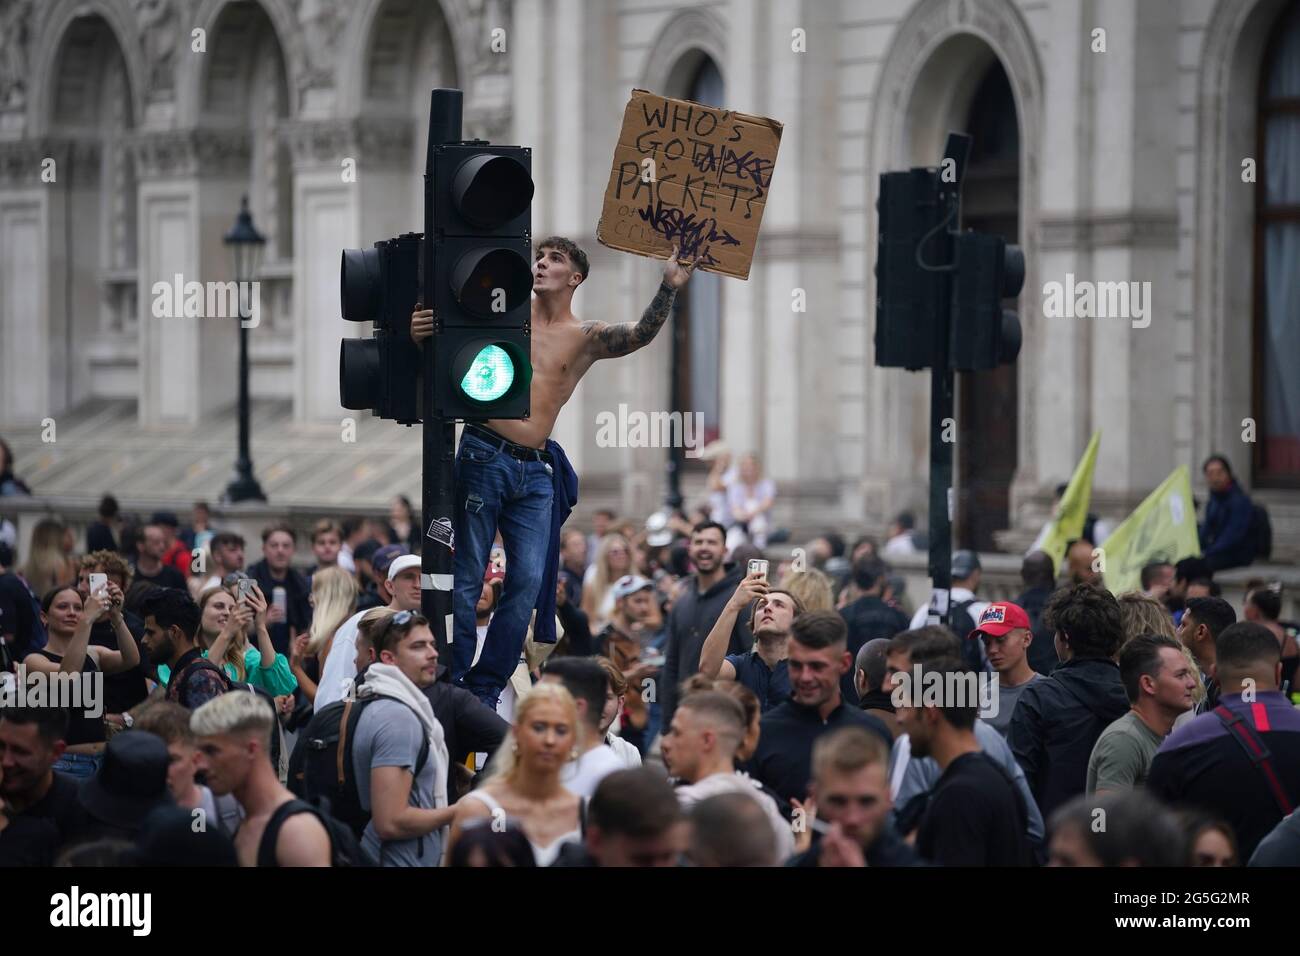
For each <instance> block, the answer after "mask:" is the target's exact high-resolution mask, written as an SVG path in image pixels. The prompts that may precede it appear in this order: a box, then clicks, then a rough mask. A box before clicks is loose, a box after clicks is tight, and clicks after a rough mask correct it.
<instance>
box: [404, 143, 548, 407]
mask: <svg viewBox="0 0 1300 956" xmlns="http://www.w3.org/2000/svg"><path fill="white" fill-rule="evenodd" d="M430 160H431V164H432V174H431V175H430V176H429V177H428V178H427V180H426V183H427V185H428V188H430V189H431V190H432V197H431V198H432V208H433V213H434V223H435V225H434V240H433V241H434V245H433V248H432V250H431V263H432V277H433V283H432V289H433V291H432V299H433V310H434V314H435V316H436V331H435V335H434V339H433V348H434V359H433V360H434V363H435V372H434V383H435V389H434V396H433V405H434V413H435V414H436V415H438V416H440V417H443V418H454V419H460V420H464V421H484V420H486V419H493V418H495V419H512V418H515V419H517V418H527V417H528V415H529V411H530V403H529V385H530V383H531V381H532V286H533V276H532V239H531V229H532V215H531V204H532V198H533V180H532V151H531V150H529V149H528V148H526V147H520V146H489V145H488V144H487V143H483V142H481V141H477V140H471V141H469V142H460V143H443V144H435V145H431V149H430ZM485 350H486V351H485ZM507 381H508V382H509V384H508V386H507V385H506V384H505V383H506V382H507Z"/></svg>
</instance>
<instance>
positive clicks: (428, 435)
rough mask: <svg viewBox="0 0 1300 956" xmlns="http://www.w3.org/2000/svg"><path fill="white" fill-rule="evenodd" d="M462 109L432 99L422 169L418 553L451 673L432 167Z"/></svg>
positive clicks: (457, 133) (457, 129)
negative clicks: (426, 322)
mask: <svg viewBox="0 0 1300 956" xmlns="http://www.w3.org/2000/svg"><path fill="white" fill-rule="evenodd" d="M461 105H462V98H461V91H460V90H446V89H438V90H434V91H433V93H432V96H431V97H430V103H429V140H428V149H427V153H426V156H425V165H424V261H423V262H422V267H423V270H424V275H423V281H422V282H421V286H420V288H421V295H422V296H423V297H424V298H423V302H424V303H426V307H427V308H432V309H435V312H434V316H433V322H434V334H433V335H431V336H429V338H428V339H426V340H425V343H424V347H423V349H424V352H423V355H422V361H423V367H422V370H421V379H420V381H421V403H422V411H423V415H422V418H423V421H424V426H423V428H422V431H423V432H424V444H423V453H422V463H423V475H422V482H421V510H422V512H423V522H424V523H423V528H424V547H423V548H421V551H420V611H421V613H422V614H424V616H425V617H427V618H428V619H429V625H430V627H431V628H432V629H433V638H434V642H435V643H436V644H437V646H438V656H439V657H440V658H441V659H442V661H443V663H444V664H445V665H446V666H447V667H448V668H450V667H451V659H450V644H451V639H452V637H453V634H454V630H453V629H449V628H448V625H447V618H448V616H449V615H450V614H451V613H452V597H453V593H454V592H453V586H454V584H455V574H454V570H453V558H454V556H455V553H456V538H455V530H454V529H455V525H456V521H455V514H456V512H455V501H456V423H455V421H449V420H447V419H444V418H438V417H435V415H434V413H433V409H434V407H435V404H434V396H435V395H436V394H437V390H436V386H437V384H438V383H437V382H436V381H435V376H436V374H437V363H436V362H435V361H434V359H435V354H434V343H435V342H437V341H438V324H439V322H440V321H441V318H440V317H439V316H438V314H437V311H436V306H435V303H436V302H437V299H436V297H435V295H434V288H433V277H434V263H433V256H434V250H435V248H436V247H437V242H436V241H435V234H434V221H433V220H434V215H433V200H434V196H433V187H434V171H433V164H434V156H435V153H434V147H435V146H437V145H439V144H442V143H455V142H459V141H460V139H461Z"/></svg>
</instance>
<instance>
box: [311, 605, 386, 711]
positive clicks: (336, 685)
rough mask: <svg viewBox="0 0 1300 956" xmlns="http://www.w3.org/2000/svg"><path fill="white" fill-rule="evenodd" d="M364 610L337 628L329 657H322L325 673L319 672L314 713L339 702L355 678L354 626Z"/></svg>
mask: <svg viewBox="0 0 1300 956" xmlns="http://www.w3.org/2000/svg"><path fill="white" fill-rule="evenodd" d="M371 610H373V608H366V610H365V611H357V613H356V614H353V615H352V616H351V617H350V618H348V619H347V620H346V621H344V622H343V623H342V624H340V625H339V629H338V630H337V631H335V632H334V640H333V641H332V642H331V643H330V653H329V657H327V658H325V670H324V671H323V672H321V675H320V683H319V684H317V685H316V700H315V702H314V703H313V704H312V707H313V709H315V710H316V711H317V712H320V711H322V710H324V709H325V708H326V707H328V706H329V705H330V704H332V703H334V702H335V701H336V700H342V699H343V696H344V695H345V694H346V693H347V690H348V685H349V684H351V683H352V681H353V680H355V679H356V676H357V625H358V624H360V623H361V619H362V618H363V617H365V616H366V611H371Z"/></svg>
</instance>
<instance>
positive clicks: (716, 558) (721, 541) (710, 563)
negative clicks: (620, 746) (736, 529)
mask: <svg viewBox="0 0 1300 956" xmlns="http://www.w3.org/2000/svg"><path fill="white" fill-rule="evenodd" d="M726 540H727V530H726V529H725V528H724V527H722V525H720V524H718V523H717V522H716V521H702V522H700V523H699V524H697V525H696V526H695V528H694V529H693V530H692V531H691V544H690V552H689V555H690V560H691V564H692V565H693V566H694V567H695V574H693V575H692V576H691V578H690V579H689V583H687V584H686V585H684V586H683V589H682V593H681V596H680V597H678V599H677V601H676V602H675V603H674V604H673V609H672V610H671V611H670V612H669V613H668V638H667V642H666V644H665V647H664V657H665V659H664V667H663V675H662V682H661V684H660V687H659V700H660V702H661V703H662V704H663V721H662V726H664V727H668V726H670V725H671V724H672V722H673V711H674V710H675V709H676V708H677V690H678V688H677V685H678V684H679V683H681V682H682V681H684V680H686V678H688V677H690V676H691V675H692V674H694V673H695V672H696V671H697V670H699V669H700V652H701V651H702V650H703V648H704V641H705V639H706V638H707V637H708V634H709V632H710V631H711V630H713V625H714V624H716V623H717V621H718V617H719V616H720V615H721V614H722V609H723V608H724V607H725V606H726V604H727V601H728V599H729V598H730V596H731V594H732V592H733V591H735V590H736V586H737V585H738V584H740V580H741V578H742V577H744V572H743V569H742V568H740V567H738V566H737V567H733V568H732V569H731V570H727V569H726V568H724V567H723V564H722V559H723V555H725V554H726ZM748 624H749V614H748V612H747V611H746V612H745V613H742V614H739V615H737V617H736V623H735V626H734V627H733V628H732V630H731V643H730V644H729V645H728V650H727V653H729V654H743V653H745V651H747V650H749V649H750V647H751V645H752V643H753V642H752V639H751V637H752V636H751V635H750V633H749V627H748Z"/></svg>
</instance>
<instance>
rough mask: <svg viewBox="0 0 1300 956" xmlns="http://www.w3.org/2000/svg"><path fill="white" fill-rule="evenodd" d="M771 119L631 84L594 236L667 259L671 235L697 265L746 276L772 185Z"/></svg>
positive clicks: (777, 131) (777, 135) (775, 129)
mask: <svg viewBox="0 0 1300 956" xmlns="http://www.w3.org/2000/svg"><path fill="white" fill-rule="evenodd" d="M781 129H782V125H781V124H780V123H778V122H777V121H776V120H771V119H765V118H763V117H761V116H751V115H749V114H748V113H735V112H732V111H731V110H721V109H717V108H715V107H712V106H704V105H703V104H700V103H693V102H691V101H690V100H677V99H672V98H671V97H667V96H657V95H655V94H654V93H649V92H647V91H645V90H633V91H632V98H631V99H630V100H628V104H627V109H626V110H624V112H623V128H622V129H621V130H620V131H619V134H618V145H617V146H616V147H615V149H614V163H613V166H612V168H611V169H610V173H609V185H608V186H607V187H606V189H605V202H604V206H603V208H602V209H601V213H600V223H599V224H598V225H597V226H596V238H597V239H598V240H600V242H601V243H602V244H604V245H606V246H609V247H610V248H611V249H622V250H624V251H625V252H635V253H637V254H639V255H643V256H654V257H656V258H659V259H666V258H668V256H670V255H671V254H672V247H673V245H674V243H679V244H680V245H681V252H680V255H681V257H682V258H684V259H689V258H692V257H695V256H698V257H699V265H698V267H697V268H699V269H702V270H705V271H707V272H719V273H721V274H723V275H728V276H735V277H736V278H737V279H748V278H749V265H750V262H751V261H753V258H754V246H755V244H756V243H757V241H758V227H759V225H760V224H761V222H762V220H763V207H764V205H765V204H766V203H767V196H768V192H769V190H770V187H771V185H772V170H773V168H774V167H775V166H776V151H777V148H778V147H779V146H780V145H781Z"/></svg>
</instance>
